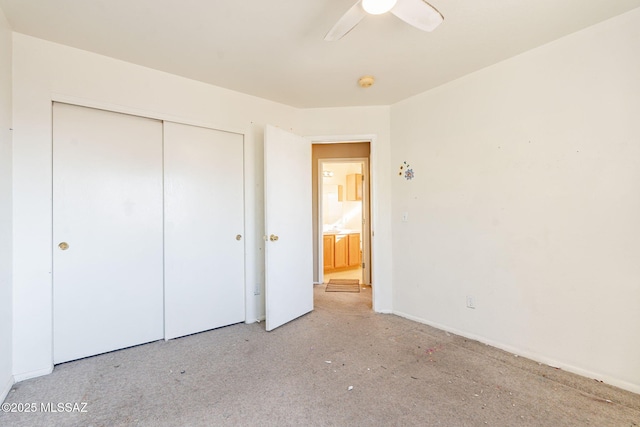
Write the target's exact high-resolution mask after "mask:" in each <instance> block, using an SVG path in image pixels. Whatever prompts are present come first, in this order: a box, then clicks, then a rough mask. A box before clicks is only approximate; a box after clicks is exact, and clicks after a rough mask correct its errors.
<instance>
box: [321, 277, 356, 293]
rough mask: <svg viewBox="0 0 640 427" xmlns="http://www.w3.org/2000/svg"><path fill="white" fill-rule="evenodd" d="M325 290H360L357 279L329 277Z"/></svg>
mask: <svg viewBox="0 0 640 427" xmlns="http://www.w3.org/2000/svg"><path fill="white" fill-rule="evenodd" d="M324 291H325V292H360V281H359V280H358V279H331V280H329V283H327V288H326V289H325V290H324Z"/></svg>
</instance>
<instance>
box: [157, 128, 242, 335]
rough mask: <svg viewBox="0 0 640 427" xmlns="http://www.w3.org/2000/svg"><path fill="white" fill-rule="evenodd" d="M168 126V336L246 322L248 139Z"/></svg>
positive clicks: (166, 161) (166, 332) (166, 291)
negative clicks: (245, 161)
mask: <svg viewBox="0 0 640 427" xmlns="http://www.w3.org/2000/svg"><path fill="white" fill-rule="evenodd" d="M164 126H165V127H164V159H165V160H164V173H165V175H164V176H165V338H166V339H170V338H175V337H179V336H183V335H188V334H193V333H196V332H201V331H205V330H208V329H213V328H218V327H221V326H226V325H230V324H233V323H238V322H242V321H244V320H245V293H244V288H245V286H244V236H243V235H244V173H243V136H242V135H239V134H235V133H229V132H223V131H218V130H213V129H207V128H201V127H195V126H187V125H182V124H176V123H170V122H165V125H164Z"/></svg>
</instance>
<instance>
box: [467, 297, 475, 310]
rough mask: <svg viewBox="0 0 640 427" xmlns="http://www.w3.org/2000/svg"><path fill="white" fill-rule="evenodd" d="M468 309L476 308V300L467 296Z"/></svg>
mask: <svg viewBox="0 0 640 427" xmlns="http://www.w3.org/2000/svg"><path fill="white" fill-rule="evenodd" d="M467 308H476V301H475V298H473V297H470V296H467Z"/></svg>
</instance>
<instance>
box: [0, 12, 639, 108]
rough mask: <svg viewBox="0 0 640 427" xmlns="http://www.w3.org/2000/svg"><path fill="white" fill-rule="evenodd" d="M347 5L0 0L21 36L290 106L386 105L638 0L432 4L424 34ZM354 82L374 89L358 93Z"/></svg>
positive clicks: (522, 50) (395, 21)
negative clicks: (341, 26) (330, 38)
mask: <svg viewBox="0 0 640 427" xmlns="http://www.w3.org/2000/svg"><path fill="white" fill-rule="evenodd" d="M353 3H355V0H0V8H2V10H3V11H4V13H5V15H6V17H7V19H8V21H9V23H10V25H11V26H12V28H13V29H14V30H15V31H17V32H20V33H24V34H28V35H32V36H35V37H39V38H43V39H46V40H51V41H54V42H58V43H62V44H65V45H69V46H73V47H77V48H80V49H84V50H88V51H92V52H97V53H100V54H103V55H107V56H110V57H113V58H118V59H121V60H124V61H128V62H132V63H136V64H140V65H143V66H147V67H150V68H155V69H158V70H162V71H166V72H169V73H173V74H178V75H181V76H185V77H188V78H192V79H195V80H200V81H203V82H207V83H211V84H213V85H216V86H222V87H226V88H229V89H233V90H236V91H239V92H244V93H247V94H251V95H255V96H258V97H262V98H267V99H270V100H273V101H277V102H281V103H284V104H288V105H291V106H295V107H335V106H354V105H390V104H393V103H395V102H398V101H400V100H402V99H404V98H407V97H409V96H412V95H415V94H418V93H421V92H424V91H425V90H428V89H430V88H433V87H435V86H438V85H440V84H443V83H445V82H447V81H450V80H453V79H455V78H458V77H460V76H463V75H465V74H468V73H471V72H473V71H475V70H478V69H480V68H483V67H486V66H488V65H491V64H494V63H496V62H498V61H501V60H504V59H506V58H509V57H512V56H514V55H517V54H519V53H521V52H524V51H527V50H529V49H532V48H534V47H537V46H540V45H542V44H544V43H547V42H550V41H552V40H555V39H557V38H559V37H562V36H564V35H566V34H570V33H572V32H575V31H577V30H580V29H582V28H585V27H587V26H590V25H592V24H595V23H597V22H599V21H603V20H605V19H608V18H610V17H613V16H615V15H618V14H621V13H624V12H626V11H628V10H631V9H633V8H636V7H640V0H430V3H431V4H432V5H433V6H434V7H436V8H437V9H438V10H439V11H440V12H441V13H442V14H443V15H444V18H445V20H444V23H443V24H442V25H441V26H440V27H439V28H437V29H436V30H435V31H434V32H432V33H426V32H422V31H420V30H417V29H415V28H413V27H411V26H409V25H407V24H405V23H404V22H402V21H400V20H399V19H398V18H396V17H395V16H393V15H391V14H386V15H381V16H367V17H366V18H365V19H364V20H363V21H362V22H361V23H360V25H358V26H357V27H356V28H355V29H354V30H353V31H351V32H350V33H349V34H347V35H346V36H345V37H344V38H343V39H342V40H339V41H337V42H325V41H324V40H323V37H324V35H325V34H326V32H327V31H328V30H329V29H330V28H331V27H332V25H333V24H334V23H335V22H336V21H337V20H338V18H340V16H341V15H342V14H343V13H344V12H345V11H346V10H347V9H348V8H349V7H351V5H352V4H353ZM364 74H371V75H373V76H375V78H376V84H375V85H374V86H373V87H371V88H369V89H362V88H360V87H359V86H358V85H357V80H358V78H359V77H360V76H362V75H364Z"/></svg>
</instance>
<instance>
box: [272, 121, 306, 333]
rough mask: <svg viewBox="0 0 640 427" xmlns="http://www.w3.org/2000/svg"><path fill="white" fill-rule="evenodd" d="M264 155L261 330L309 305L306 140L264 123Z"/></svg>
mask: <svg viewBox="0 0 640 427" xmlns="http://www.w3.org/2000/svg"><path fill="white" fill-rule="evenodd" d="M264 158H265V165H264V170H265V179H264V186H265V230H266V239H265V240H266V242H265V261H266V266H265V303H266V329H267V331H270V330H273V329H275V328H277V327H278V326H281V325H283V324H284V323H287V322H289V321H291V320H293V319H295V318H297V317H300V316H302V315H303V314H305V313H308V312H310V311H311V310H313V242H312V227H313V226H312V219H311V213H312V207H311V201H312V199H311V198H312V193H311V142H310V141H308V140H306V139H305V138H302V137H300V136H298V135H294V134H292V133H289V132H285V131H283V130H281V129H278V128H276V127H273V126H270V125H267V126H266V128H265V136H264Z"/></svg>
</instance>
